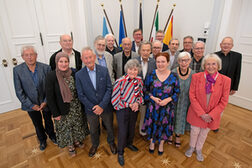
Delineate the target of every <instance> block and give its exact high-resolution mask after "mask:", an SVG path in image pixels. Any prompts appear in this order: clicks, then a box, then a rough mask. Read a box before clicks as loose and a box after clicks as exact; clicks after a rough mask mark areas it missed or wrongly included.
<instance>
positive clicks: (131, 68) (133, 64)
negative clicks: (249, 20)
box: [13, 29, 241, 166]
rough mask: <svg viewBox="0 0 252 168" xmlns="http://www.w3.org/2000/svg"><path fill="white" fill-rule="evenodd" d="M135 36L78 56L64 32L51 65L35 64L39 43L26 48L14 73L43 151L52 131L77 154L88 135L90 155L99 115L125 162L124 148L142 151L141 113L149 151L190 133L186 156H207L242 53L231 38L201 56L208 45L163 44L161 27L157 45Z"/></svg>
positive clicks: (98, 43)
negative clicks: (207, 144) (138, 138)
mask: <svg viewBox="0 0 252 168" xmlns="http://www.w3.org/2000/svg"><path fill="white" fill-rule="evenodd" d="M133 38H134V41H131V39H130V38H128V37H126V38H124V39H123V40H122V50H120V49H119V48H117V47H115V46H114V41H115V38H114V36H113V35H112V34H108V35H106V36H105V37H103V36H100V35H99V36H97V37H96V38H95V40H94V50H93V49H91V48H90V47H84V48H83V49H82V51H81V53H80V52H78V51H76V50H74V49H73V41H72V39H71V37H70V36H69V35H62V36H60V45H61V47H62V49H60V50H59V51H57V52H56V53H54V54H53V55H52V56H51V58H50V66H49V65H46V64H43V63H40V62H37V52H36V50H35V48H34V47H32V46H24V47H22V50H21V55H22V58H23V60H24V63H22V64H20V65H18V66H16V67H15V68H14V70H13V73H14V85H15V90H16V95H17V97H18V98H19V100H20V102H21V104H22V110H25V111H27V112H28V114H29V116H30V118H31V120H32V122H33V124H34V127H35V130H36V133H37V137H38V140H39V142H40V150H44V149H45V148H46V145H47V143H46V139H47V135H48V136H49V138H50V139H51V140H52V142H53V143H55V144H58V146H59V147H61V148H64V147H68V150H69V154H70V156H75V155H76V149H75V148H76V147H79V148H83V147H84V144H83V140H84V139H85V137H86V136H87V135H88V134H90V136H91V141H92V146H91V148H90V150H89V154H88V155H89V156H90V157H92V156H94V155H95V153H96V152H97V148H98V146H99V136H100V119H102V125H103V126H104V127H105V129H106V132H107V142H108V144H109V147H110V150H111V152H112V154H117V153H118V162H119V164H120V165H121V166H123V165H124V149H125V148H129V149H130V150H132V151H138V148H137V147H136V146H135V145H133V140H134V135H135V127H136V122H137V118H138V112H140V120H139V134H140V135H141V136H143V137H144V139H145V140H148V141H149V142H150V144H149V152H150V153H154V150H155V146H156V144H158V155H162V154H163V152H164V143H165V142H168V144H173V143H174V144H175V146H176V147H180V146H181V141H180V135H183V134H184V133H185V131H190V143H189V149H188V150H187V151H186V152H185V155H186V156H187V157H191V156H192V154H193V152H194V151H195V152H196V155H197V160H199V161H203V160H204V157H203V155H202V148H203V144H204V142H205V140H206V138H207V134H208V132H209V130H210V129H211V130H217V129H218V128H219V125H220V119H221V114H222V112H223V111H224V109H225V106H226V105H227V103H228V97H229V95H232V94H234V93H235V92H236V91H237V90H238V85H239V78H240V71H241V54H240V53H237V52H234V51H231V49H232V47H233V39H232V38H231V37H225V38H224V39H223V40H222V42H221V44H220V47H221V51H219V52H216V53H215V54H207V55H206V56H204V49H205V44H204V42H201V41H197V42H194V41H193V37H191V36H186V37H185V38H184V39H183V46H184V48H183V50H181V51H178V48H179V40H178V39H176V38H173V39H171V40H170V42H169V44H168V45H165V44H163V43H162V40H163V38H164V33H163V31H157V33H156V40H154V41H153V42H152V43H151V42H149V41H145V40H142V39H143V37H142V31H141V29H135V30H134V32H133ZM114 111H115V113H116V119H117V125H118V139H117V145H116V144H115V138H114V131H113V130H114V129H113V112H114ZM42 115H43V118H44V122H45V126H43V120H42ZM51 116H52V117H53V119H54V125H53V121H52V118H51ZM54 130H55V132H54ZM46 134H47V135H46ZM173 136H175V140H173Z"/></svg>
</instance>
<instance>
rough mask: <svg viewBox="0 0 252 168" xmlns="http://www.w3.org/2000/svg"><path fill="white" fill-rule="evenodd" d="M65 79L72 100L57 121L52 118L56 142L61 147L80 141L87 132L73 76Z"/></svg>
mask: <svg viewBox="0 0 252 168" xmlns="http://www.w3.org/2000/svg"><path fill="white" fill-rule="evenodd" d="M64 80H65V79H64ZM65 81H66V83H67V84H68V85H69V88H70V90H71V93H72V96H73V100H72V101H71V102H70V109H69V113H68V114H66V115H61V119H60V120H59V121H58V120H54V124H55V129H56V137H57V143H58V146H59V147H61V148H64V147H66V146H71V145H73V144H74V142H82V141H83V140H84V138H85V137H86V136H87V135H88V134H89V130H88V126H87V121H86V116H83V115H85V114H84V113H83V112H82V109H81V103H80V101H79V99H78V97H77V96H78V95H77V92H76V89H75V83H74V78H73V76H71V79H70V81H68V80H65ZM83 118H84V119H85V121H84V120H83Z"/></svg>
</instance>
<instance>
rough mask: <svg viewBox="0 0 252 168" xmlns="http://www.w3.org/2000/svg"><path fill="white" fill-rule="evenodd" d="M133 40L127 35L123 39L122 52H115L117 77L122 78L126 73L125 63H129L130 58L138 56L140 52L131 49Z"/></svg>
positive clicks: (114, 64) (114, 65)
mask: <svg viewBox="0 0 252 168" xmlns="http://www.w3.org/2000/svg"><path fill="white" fill-rule="evenodd" d="M131 48H132V42H131V40H130V38H128V37H126V38H124V39H122V49H123V51H122V52H119V53H117V54H115V56H114V63H113V67H114V71H115V77H116V79H118V78H120V77H121V76H123V75H124V74H125V72H124V65H125V64H126V63H127V61H128V60H130V59H132V58H137V57H138V54H137V53H135V52H133V51H131Z"/></svg>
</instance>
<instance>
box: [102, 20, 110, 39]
mask: <svg viewBox="0 0 252 168" xmlns="http://www.w3.org/2000/svg"><path fill="white" fill-rule="evenodd" d="M106 34H109V32H108V28H107V22H106V19H105V17H104V16H103V28H102V36H103V37H105V36H106Z"/></svg>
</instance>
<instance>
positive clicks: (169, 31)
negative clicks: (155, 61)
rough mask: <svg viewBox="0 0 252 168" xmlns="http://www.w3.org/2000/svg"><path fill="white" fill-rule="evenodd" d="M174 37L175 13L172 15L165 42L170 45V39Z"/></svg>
mask: <svg viewBox="0 0 252 168" xmlns="http://www.w3.org/2000/svg"><path fill="white" fill-rule="evenodd" d="M172 37H173V15H172V17H171V20H170V21H169V24H168V28H167V30H166V33H165V37H164V40H163V43H164V44H166V45H168V44H169V41H170V40H171V39H172Z"/></svg>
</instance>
